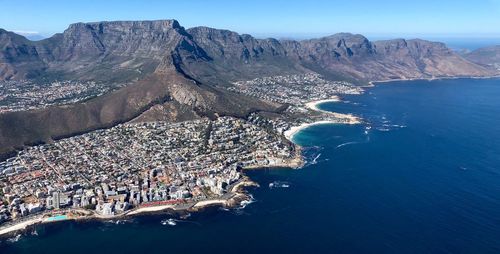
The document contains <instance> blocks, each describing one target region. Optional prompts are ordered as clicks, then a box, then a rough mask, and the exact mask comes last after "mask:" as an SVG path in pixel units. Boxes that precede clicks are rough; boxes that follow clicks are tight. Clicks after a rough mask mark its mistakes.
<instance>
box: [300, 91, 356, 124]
mask: <svg viewBox="0 0 500 254" xmlns="http://www.w3.org/2000/svg"><path fill="white" fill-rule="evenodd" d="M338 101H340V99H339V98H338V97H334V98H332V99H327V100H319V101H311V102H308V103H306V107H307V108H309V109H311V110H314V111H320V112H323V113H326V114H329V115H333V116H334V117H335V118H339V119H342V120H344V121H345V122H344V121H342V122H336V123H344V124H359V123H361V119H359V117H356V116H353V115H351V114H341V113H336V112H330V111H326V110H322V109H320V108H319V107H318V105H319V104H322V103H326V102H338ZM328 123H331V122H328Z"/></svg>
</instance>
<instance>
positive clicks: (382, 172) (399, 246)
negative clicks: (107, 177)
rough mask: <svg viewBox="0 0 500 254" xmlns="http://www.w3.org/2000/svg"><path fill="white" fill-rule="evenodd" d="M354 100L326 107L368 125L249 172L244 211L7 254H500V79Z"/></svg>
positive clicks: (396, 87)
mask: <svg viewBox="0 0 500 254" xmlns="http://www.w3.org/2000/svg"><path fill="white" fill-rule="evenodd" d="M344 100H345V101H344V102H339V103H328V104H322V105H321V108H323V109H325V110H333V111H338V112H347V113H353V114H355V115H359V116H361V117H363V118H364V119H365V121H366V123H365V124H362V125H353V126H347V125H319V126H313V127H311V128H308V129H306V130H304V131H303V132H301V133H299V134H298V135H296V136H295V141H296V142H298V143H299V144H301V145H303V146H305V147H306V151H305V153H306V155H307V157H308V160H309V165H308V166H306V167H305V168H302V169H300V170H291V169H276V170H255V171H251V172H248V174H249V175H250V176H251V177H252V178H253V179H255V180H256V181H257V182H258V183H260V184H261V187H260V188H254V189H251V190H250V192H251V193H252V194H253V196H254V198H255V202H254V203H252V204H249V205H248V206H247V207H246V208H244V209H234V210H229V211H224V210H221V209H216V208H214V209H211V210H209V211H206V212H203V213H199V214H193V215H192V216H191V217H190V218H188V219H186V220H184V221H179V222H178V223H177V225H176V226H168V225H162V224H161V221H162V220H163V219H166V218H168V216H167V215H154V216H144V217H138V218H134V219H132V220H130V221H128V222H125V223H121V224H118V225H117V224H115V223H105V222H87V223H81V222H79V223H77V222H62V223H54V224H49V225H46V226H43V227H38V228H37V229H36V232H37V234H38V235H32V234H31V233H28V234H27V235H24V236H22V237H20V239H18V240H17V241H15V242H12V243H10V242H7V241H6V240H5V239H4V240H2V241H3V242H2V243H0V253H2V254H3V253H63V252H69V253H86V254H88V253H122V254H123V253H195V252H197V253H355V254H358V253H500V80H499V79H485V80H471V79H455V80H436V81H411V82H393V83H386V84H378V85H377V86H375V87H373V88H368V89H367V90H366V93H365V94H364V95H360V96H349V97H345V98H344ZM318 156H319V157H318ZM314 159H316V160H314ZM273 181H284V182H287V183H289V184H290V187H289V188H273V189H270V188H269V187H268V184H269V183H271V182H273Z"/></svg>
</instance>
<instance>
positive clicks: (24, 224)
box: [0, 218, 42, 235]
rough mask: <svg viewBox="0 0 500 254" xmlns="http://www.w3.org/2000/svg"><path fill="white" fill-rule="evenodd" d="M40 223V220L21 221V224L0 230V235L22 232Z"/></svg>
mask: <svg viewBox="0 0 500 254" xmlns="http://www.w3.org/2000/svg"><path fill="white" fill-rule="evenodd" d="M40 222H42V218H34V219H31V220H27V221H23V222H21V223H16V224H14V225H12V226H9V227H6V228H2V229H1V230H0V235H5V234H8V233H11V232H15V231H18V230H24V229H26V228H27V227H29V226H31V225H34V224H37V223H40Z"/></svg>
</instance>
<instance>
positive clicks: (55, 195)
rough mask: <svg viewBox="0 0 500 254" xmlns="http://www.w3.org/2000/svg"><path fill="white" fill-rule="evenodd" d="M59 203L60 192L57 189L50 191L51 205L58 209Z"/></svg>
mask: <svg viewBox="0 0 500 254" xmlns="http://www.w3.org/2000/svg"><path fill="white" fill-rule="evenodd" d="M60 204H61V193H59V192H58V191H56V192H54V193H52V205H53V206H54V208H55V209H59V205H60Z"/></svg>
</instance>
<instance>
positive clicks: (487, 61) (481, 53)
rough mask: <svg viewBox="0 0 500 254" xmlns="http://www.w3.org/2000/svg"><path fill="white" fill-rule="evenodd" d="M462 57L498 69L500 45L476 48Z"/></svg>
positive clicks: (499, 66) (499, 68) (499, 65)
mask: <svg viewBox="0 0 500 254" xmlns="http://www.w3.org/2000/svg"><path fill="white" fill-rule="evenodd" d="M464 57H465V58H466V59H467V60H469V61H471V62H474V63H477V64H480V65H484V66H487V67H491V68H494V69H497V70H500V45H498V46H491V47H485V48H480V49H476V50H474V51H472V52H469V53H467V54H465V56H464Z"/></svg>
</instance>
